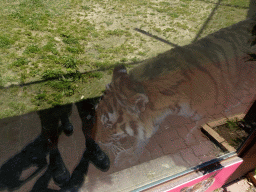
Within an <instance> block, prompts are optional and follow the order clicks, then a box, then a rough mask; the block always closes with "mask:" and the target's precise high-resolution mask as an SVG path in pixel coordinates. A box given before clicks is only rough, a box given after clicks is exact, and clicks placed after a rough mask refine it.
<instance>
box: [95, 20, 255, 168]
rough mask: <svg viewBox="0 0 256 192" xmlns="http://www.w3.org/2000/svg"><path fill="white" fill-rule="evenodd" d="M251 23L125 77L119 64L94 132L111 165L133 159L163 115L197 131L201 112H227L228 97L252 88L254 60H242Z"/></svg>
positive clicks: (250, 43) (249, 47)
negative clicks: (192, 123)
mask: <svg viewBox="0 0 256 192" xmlns="http://www.w3.org/2000/svg"><path fill="white" fill-rule="evenodd" d="M255 24H256V22H255V20H254V19H248V20H245V21H241V22H239V23H237V24H235V25H233V26H230V27H228V28H224V29H221V30H219V31H217V32H215V33H213V34H210V35H208V36H206V37H204V38H202V39H200V40H198V41H197V42H195V43H192V44H189V45H186V46H183V47H176V48H173V49H171V50H169V51H166V52H165V53H162V54H159V55H158V56H157V57H155V58H152V59H150V60H146V61H144V62H143V63H142V64H140V65H139V66H137V67H135V68H133V69H132V70H131V71H130V72H129V74H128V73H127V71H126V68H125V67H124V66H117V67H116V68H115V69H114V71H113V78H112V81H111V83H110V84H108V85H107V86H106V91H105V94H104V95H103V98H102V100H101V101H100V102H99V104H98V106H97V107H96V118H97V119H96V124H95V126H96V127H94V128H95V129H96V130H97V133H96V140H97V141H99V143H100V145H101V146H103V147H104V146H105V147H108V148H109V149H111V151H112V152H113V154H114V155H115V164H116V165H121V164H122V163H123V162H124V161H130V162H132V161H134V160H136V158H138V156H139V154H141V152H142V151H143V148H144V147H145V146H146V144H147V143H148V141H149V139H150V138H151V137H152V135H153V134H154V133H156V131H157V130H158V128H159V126H160V124H161V123H162V122H163V120H164V119H165V118H166V117H168V116H170V115H178V116H182V117H186V118H189V119H191V120H193V121H195V122H196V123H197V127H198V126H200V119H202V117H205V116H207V111H210V110H211V109H213V108H216V106H224V109H227V107H228V105H229V104H230V103H229V97H230V96H231V97H232V96H234V94H236V92H239V93H241V91H243V89H245V87H246V86H247V87H248V86H249V87H250V88H252V89H255V87H256V82H255V79H254V77H256V76H255V75H256V73H255V72H256V70H255V66H254V62H253V61H248V57H247V56H248V54H251V53H255V46H254V44H255V43H254V34H252V33H255V32H254V30H255V27H254V26H255ZM247 61H248V62H247ZM224 109H223V110H224ZM127 139H129V142H128V144H127V143H125V141H127ZM125 144H126V145H127V146H124V145H125Z"/></svg>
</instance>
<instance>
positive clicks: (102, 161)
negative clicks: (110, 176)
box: [83, 139, 110, 171]
mask: <svg viewBox="0 0 256 192" xmlns="http://www.w3.org/2000/svg"><path fill="white" fill-rule="evenodd" d="M87 140H88V139H87ZM89 140H90V141H89V142H90V145H89V146H86V151H85V152H84V154H83V156H88V157H89V159H90V161H91V162H92V163H93V164H94V165H95V166H96V167H97V168H98V169H100V170H101V171H108V169H109V167H110V160H109V158H108V156H107V154H106V153H104V152H103V151H102V150H101V149H100V147H99V146H98V145H97V143H95V142H94V141H93V140H92V139H89ZM87 143H88V142H86V144H87Z"/></svg>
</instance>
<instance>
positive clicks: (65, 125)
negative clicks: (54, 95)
mask: <svg viewBox="0 0 256 192" xmlns="http://www.w3.org/2000/svg"><path fill="white" fill-rule="evenodd" d="M62 107H63V110H64V112H63V114H62V115H61V117H60V120H61V129H62V130H63V131H64V133H65V134H66V135H67V136H70V135H72V134H73V125H72V124H71V123H70V121H69V116H70V115H71V112H72V104H69V105H65V106H62Z"/></svg>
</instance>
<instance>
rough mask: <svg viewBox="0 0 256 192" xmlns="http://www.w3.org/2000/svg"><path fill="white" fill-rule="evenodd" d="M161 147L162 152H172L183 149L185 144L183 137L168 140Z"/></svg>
mask: <svg viewBox="0 0 256 192" xmlns="http://www.w3.org/2000/svg"><path fill="white" fill-rule="evenodd" d="M161 147H162V149H163V152H164V154H172V153H176V152H177V151H179V150H180V149H185V148H186V147H187V145H186V143H185V142H184V140H183V139H176V140H174V141H170V142H168V143H166V145H164V146H161Z"/></svg>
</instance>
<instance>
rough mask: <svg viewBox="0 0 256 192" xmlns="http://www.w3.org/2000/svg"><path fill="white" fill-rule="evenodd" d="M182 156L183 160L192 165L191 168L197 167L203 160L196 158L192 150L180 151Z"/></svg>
mask: <svg viewBox="0 0 256 192" xmlns="http://www.w3.org/2000/svg"><path fill="white" fill-rule="evenodd" d="M180 154H181V156H182V158H183V159H184V160H185V161H186V162H187V163H188V164H189V165H190V166H196V165H199V164H200V163H201V160H200V159H199V158H198V157H197V156H195V154H194V153H193V150H192V149H190V148H187V149H183V150H180Z"/></svg>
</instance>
